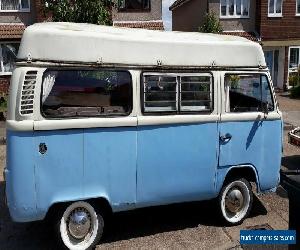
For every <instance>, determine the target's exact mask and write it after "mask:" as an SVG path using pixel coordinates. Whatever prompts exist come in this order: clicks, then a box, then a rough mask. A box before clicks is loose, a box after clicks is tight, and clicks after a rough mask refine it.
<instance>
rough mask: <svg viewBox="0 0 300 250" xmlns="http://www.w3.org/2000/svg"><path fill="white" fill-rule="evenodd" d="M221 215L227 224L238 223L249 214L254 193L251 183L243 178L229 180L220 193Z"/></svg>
mask: <svg viewBox="0 0 300 250" xmlns="http://www.w3.org/2000/svg"><path fill="white" fill-rule="evenodd" d="M218 201H219V208H220V215H221V217H222V219H223V221H224V222H225V223H226V224H230V225H236V224H240V223H242V222H243V220H244V219H245V218H246V217H247V216H248V215H249V213H250V211H251V208H252V203H253V193H252V189H251V185H250V183H249V182H248V181H247V180H246V179H243V178H240V179H233V180H231V181H229V182H227V183H226V184H225V185H224V186H223V188H222V190H221V192H220V194H219V199H218Z"/></svg>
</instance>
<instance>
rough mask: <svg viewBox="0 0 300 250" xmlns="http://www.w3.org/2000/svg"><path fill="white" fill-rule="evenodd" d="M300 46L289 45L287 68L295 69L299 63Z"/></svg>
mask: <svg viewBox="0 0 300 250" xmlns="http://www.w3.org/2000/svg"><path fill="white" fill-rule="evenodd" d="M299 57H300V47H291V48H290V62H289V69H290V70H296V69H297V68H298V66H299V65H300V60H299Z"/></svg>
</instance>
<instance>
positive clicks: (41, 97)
mask: <svg viewBox="0 0 300 250" xmlns="http://www.w3.org/2000/svg"><path fill="white" fill-rule="evenodd" d="M76 70H78V71H99V70H103V71H118V72H127V73H128V74H129V76H130V83H131V88H130V90H131V108H130V110H129V111H128V112H127V113H124V114H122V115H120V114H118V115H103V116H75V117H73V116H72V117H71V116H70V117H56V116H51V115H46V114H45V113H44V112H43V101H42V100H43V87H44V76H45V74H46V73H47V72H48V71H76ZM41 78H42V83H41V90H40V94H39V104H40V114H41V116H42V117H43V118H44V119H47V120H70V119H76V120H78V119H89V118H96V119H98V118H103V119H105V118H122V117H130V116H131V114H132V112H133V111H134V105H135V97H134V93H135V91H134V86H135V83H134V82H133V76H132V73H131V72H130V70H129V69H128V70H126V69H119V68H92V69H91V68H88V67H80V68H77V67H76V68H74V67H72V68H66V67H63V68H56V67H49V68H47V69H46V70H45V71H44V72H43V75H42V77H41ZM50 93H51V92H50Z"/></svg>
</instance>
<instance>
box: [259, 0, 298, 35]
mask: <svg viewBox="0 0 300 250" xmlns="http://www.w3.org/2000/svg"><path fill="white" fill-rule="evenodd" d="M259 1H260V13H261V16H260V25H259V30H260V34H261V38H262V40H287V39H300V16H296V0H284V1H283V6H282V17H268V0H259Z"/></svg>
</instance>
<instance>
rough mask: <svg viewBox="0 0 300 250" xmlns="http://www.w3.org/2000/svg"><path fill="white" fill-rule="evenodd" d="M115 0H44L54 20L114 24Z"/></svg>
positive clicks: (46, 9) (47, 10) (46, 8)
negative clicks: (112, 11) (112, 12)
mask: <svg viewBox="0 0 300 250" xmlns="http://www.w3.org/2000/svg"><path fill="white" fill-rule="evenodd" d="M114 4H115V2H114V1H113V0H102V1H99V0H59V1H58V0H44V6H45V11H46V12H49V13H51V16H52V20H53V21H54V22H75V23H93V24H101V25H112V17H111V8H112V7H113V6H114Z"/></svg>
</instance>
